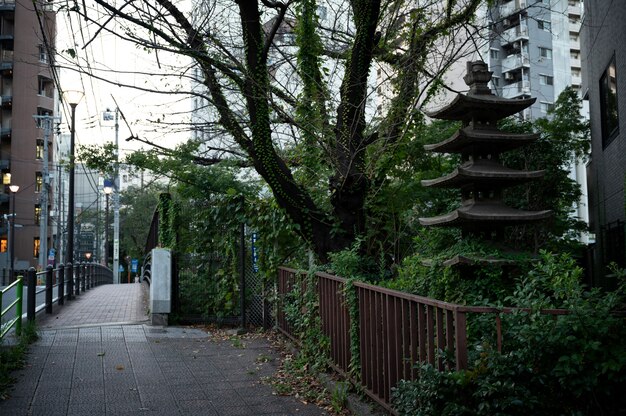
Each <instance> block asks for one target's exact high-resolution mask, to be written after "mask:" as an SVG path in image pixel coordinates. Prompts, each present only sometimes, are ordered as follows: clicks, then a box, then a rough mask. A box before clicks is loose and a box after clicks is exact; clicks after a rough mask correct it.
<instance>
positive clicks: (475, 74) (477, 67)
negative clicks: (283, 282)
mask: <svg viewBox="0 0 626 416" xmlns="http://www.w3.org/2000/svg"><path fill="white" fill-rule="evenodd" d="M491 74H493V72H491V71H489V68H488V67H487V64H486V63H485V62H483V61H473V62H468V63H467V74H466V75H465V76H464V77H463V80H464V81H465V83H466V84H467V85H468V86H469V87H470V90H469V91H468V92H467V94H468V95H485V94H489V95H491V89H490V88H489V86H488V85H487V83H489V81H491Z"/></svg>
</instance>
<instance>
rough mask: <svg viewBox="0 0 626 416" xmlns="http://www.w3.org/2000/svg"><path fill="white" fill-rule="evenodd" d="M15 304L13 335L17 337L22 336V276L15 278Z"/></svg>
mask: <svg viewBox="0 0 626 416" xmlns="http://www.w3.org/2000/svg"><path fill="white" fill-rule="evenodd" d="M16 290H17V304H16V305H15V315H16V317H17V322H15V333H16V334H17V335H18V336H19V335H21V334H22V305H23V304H24V278H23V277H22V276H18V277H17V287H16Z"/></svg>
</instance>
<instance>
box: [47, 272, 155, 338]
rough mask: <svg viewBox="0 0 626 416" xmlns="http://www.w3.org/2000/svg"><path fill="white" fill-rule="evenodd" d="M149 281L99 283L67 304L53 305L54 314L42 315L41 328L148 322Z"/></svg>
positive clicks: (67, 301)
mask: <svg viewBox="0 0 626 416" xmlns="http://www.w3.org/2000/svg"><path fill="white" fill-rule="evenodd" d="M148 290H149V289H148V286H147V283H131V284H123V285H102V286H97V287H95V288H93V289H90V290H88V291H85V292H81V293H80V295H78V296H76V297H74V299H72V300H66V301H65V305H63V306H57V305H56V304H55V305H54V306H53V309H52V312H53V314H52V315H45V316H42V317H41V319H39V318H38V320H37V325H38V326H39V328H41V329H50V328H67V327H75V326H81V325H95V324H111V323H137V322H147V321H148V315H147V295H148V294H147V291H148Z"/></svg>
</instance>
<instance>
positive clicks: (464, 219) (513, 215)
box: [419, 200, 551, 227]
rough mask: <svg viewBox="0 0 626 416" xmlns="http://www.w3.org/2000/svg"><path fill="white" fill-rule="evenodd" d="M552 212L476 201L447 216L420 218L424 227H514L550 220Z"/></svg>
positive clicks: (495, 202) (494, 202) (499, 202)
mask: <svg viewBox="0 0 626 416" xmlns="http://www.w3.org/2000/svg"><path fill="white" fill-rule="evenodd" d="M550 213H551V211H549V210H546V211H523V210H519V209H515V208H511V207H508V206H506V205H504V204H503V203H502V202H501V201H496V200H489V201H474V202H471V203H469V204H467V205H464V206H462V207H460V208H458V209H455V210H454V211H452V212H449V213H447V214H445V215H440V216H437V217H430V218H420V219H419V220H420V224H422V225H424V226H440V227H448V226H464V225H470V226H471V225H484V226H489V225H494V226H502V225H513V224H519V223H525V222H532V221H540V220H544V219H546V218H548V217H549V216H550Z"/></svg>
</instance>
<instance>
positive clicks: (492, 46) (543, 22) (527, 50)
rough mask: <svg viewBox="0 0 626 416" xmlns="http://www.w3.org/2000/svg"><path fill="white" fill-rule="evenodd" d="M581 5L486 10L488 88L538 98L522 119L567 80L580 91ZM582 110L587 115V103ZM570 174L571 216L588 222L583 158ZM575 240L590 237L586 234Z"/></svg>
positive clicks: (539, 109)
mask: <svg viewBox="0 0 626 416" xmlns="http://www.w3.org/2000/svg"><path fill="white" fill-rule="evenodd" d="M582 5H583V3H582V1H580V0H500V1H498V2H497V3H496V5H495V6H494V7H491V8H489V9H488V11H487V13H486V19H487V23H488V27H489V30H488V33H487V34H486V37H487V39H488V41H487V42H486V43H485V48H484V49H483V51H482V56H483V59H485V61H486V62H488V64H489V69H490V70H491V71H493V78H492V82H491V88H492V90H493V91H494V92H495V93H496V94H497V95H500V96H502V97H505V98H529V97H534V98H536V99H537V100H536V102H535V104H534V105H533V106H531V107H530V108H528V109H526V110H524V112H522V113H521V114H520V117H522V118H523V119H525V120H535V119H538V118H541V117H546V116H547V114H548V111H549V110H550V109H551V108H552V107H553V106H554V103H555V102H556V100H557V98H558V96H559V94H560V93H561V92H562V91H563V90H564V89H565V88H566V87H568V86H570V85H571V86H572V87H574V88H576V89H577V90H579V91H581V83H582V66H581V48H580V32H581V19H582V15H583V9H582ZM583 113H584V114H582V115H581V116H584V117H588V114H587V109H586V106H583ZM570 178H571V179H572V180H574V181H576V182H577V183H578V184H579V185H580V189H581V192H582V196H581V198H580V200H579V202H578V204H577V206H575V207H573V212H572V215H573V216H575V217H577V218H578V219H580V220H582V221H584V222H586V223H589V203H588V189H587V175H586V166H585V163H584V161H581V160H572V162H571V166H570ZM579 239H580V241H581V242H583V243H588V242H590V241H593V238H591V239H590V236H589V235H588V233H582V234H581V235H580V237H579Z"/></svg>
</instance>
